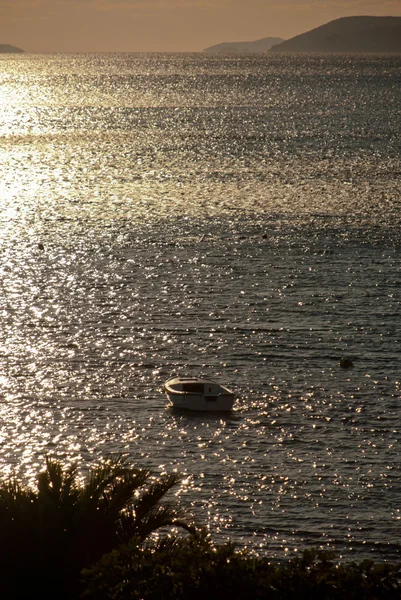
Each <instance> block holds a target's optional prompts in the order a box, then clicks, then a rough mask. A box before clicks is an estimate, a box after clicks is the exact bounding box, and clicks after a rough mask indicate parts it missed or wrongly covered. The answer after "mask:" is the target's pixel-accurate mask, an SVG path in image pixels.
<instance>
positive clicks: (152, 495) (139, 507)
mask: <svg viewBox="0 0 401 600" xmlns="http://www.w3.org/2000/svg"><path fill="white" fill-rule="evenodd" d="M181 480H182V476H181V475H180V474H179V473H170V474H168V475H162V476H160V477H159V478H158V479H157V480H156V481H154V482H153V483H152V484H151V485H150V486H149V488H148V489H146V490H145V491H144V492H143V493H142V495H141V496H140V497H139V498H138V499H137V500H136V501H135V502H134V504H133V509H134V512H135V518H136V519H137V521H138V522H139V521H141V520H142V519H144V518H145V516H146V515H147V514H148V513H150V512H151V511H152V510H153V509H154V508H155V507H157V505H158V504H159V502H160V501H161V500H162V499H163V498H164V497H165V496H166V494H167V493H168V492H169V491H170V490H171V489H172V488H173V487H174V486H176V485H177V484H178V483H180V482H181Z"/></svg>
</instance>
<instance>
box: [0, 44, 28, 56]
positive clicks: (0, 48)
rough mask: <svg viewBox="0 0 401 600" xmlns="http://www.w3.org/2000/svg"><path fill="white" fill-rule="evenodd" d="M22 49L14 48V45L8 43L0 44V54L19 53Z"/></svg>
mask: <svg viewBox="0 0 401 600" xmlns="http://www.w3.org/2000/svg"><path fill="white" fill-rule="evenodd" d="M21 52H24V50H21V48H16V46H10V44H0V54H21Z"/></svg>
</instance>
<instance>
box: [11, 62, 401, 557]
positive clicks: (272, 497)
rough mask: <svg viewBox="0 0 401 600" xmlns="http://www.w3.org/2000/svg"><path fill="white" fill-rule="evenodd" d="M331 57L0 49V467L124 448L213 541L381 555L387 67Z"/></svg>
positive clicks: (392, 552)
mask: <svg viewBox="0 0 401 600" xmlns="http://www.w3.org/2000/svg"><path fill="white" fill-rule="evenodd" d="M326 60H329V59H326ZM330 60H331V62H330V61H329V64H328V65H327V66H326V67H325V69H323V68H322V62H321V59H320V58H319V59H308V60H306V59H305V60H304V61H300V60H299V59H297V58H291V59H290V58H288V59H286V60H284V59H279V58H278V57H274V58H271V59H269V58H266V57H264V58H261V57H253V58H252V57H235V59H234V58H232V59H230V60H229V61H227V62H225V63H222V61H221V60H217V59H216V58H211V57H206V56H205V57H203V56H194V55H188V56H187V57H182V56H169V57H165V56H163V57H162V56H159V57H158V56H156V55H155V56H147V55H143V56H137V55H128V56H125V55H124V56H123V55H115V56H112V55H111V56H109V55H107V56H90V55H87V56H81V57H79V56H74V57H72V56H71V57H60V56H59V57H57V56H54V57H46V58H44V57H31V58H29V57H27V56H24V57H22V58H18V59H13V60H4V61H3V59H2V58H1V63H2V66H3V67H4V70H3V71H2V75H1V80H2V83H3V88H2V91H4V94H5V95H3V97H2V98H3V99H2V102H1V105H0V132H1V134H2V136H3V137H2V140H1V144H0V168H1V169H2V180H1V184H0V185H1V188H0V194H1V217H0V218H1V222H0V226H1V233H2V244H1V247H0V256H1V261H0V277H1V283H0V313H1V318H2V320H1V334H0V400H1V403H0V416H1V423H2V426H1V431H0V440H1V444H0V459H1V473H2V475H4V476H7V475H10V474H12V473H14V472H15V473H16V474H17V475H19V476H22V477H24V478H26V479H27V480H30V481H32V479H33V478H34V476H35V473H36V472H37V470H38V468H40V467H41V466H42V465H43V462H44V457H45V456H46V455H48V454H51V455H55V456H57V457H59V458H61V459H63V460H65V461H74V460H76V459H78V460H80V461H81V460H82V461H83V464H84V465H85V464H87V463H90V462H93V461H94V460H95V459H96V458H98V457H100V456H104V455H105V454H107V453H111V452H117V453H119V452H124V453H127V454H128V455H129V456H130V457H131V458H132V460H133V461H134V462H137V463H138V464H139V465H140V466H149V467H151V468H152V469H153V470H154V471H155V472H161V471H163V470H172V469H178V470H180V471H182V472H183V473H185V475H186V476H187V477H188V483H187V485H186V486H184V487H183V488H182V489H181V490H180V491H179V493H178V496H179V497H182V499H183V502H184V503H187V504H190V505H191V506H192V507H193V509H194V510H195V512H196V514H197V515H198V518H199V520H200V521H201V522H206V523H207V524H208V526H209V527H210V529H211V531H212V532H214V533H215V534H216V535H218V536H220V538H225V537H226V536H231V537H233V539H235V540H236V541H238V542H239V543H241V544H250V543H252V545H253V547H259V548H261V549H266V547H267V548H268V549H270V550H271V551H272V552H279V553H280V552H287V551H288V552H291V551H294V549H295V548H300V547H303V546H305V545H315V546H322V547H333V548H336V549H337V550H338V551H339V552H342V553H346V554H347V555H349V556H352V557H353V558H354V557H363V556H367V555H370V554H372V553H376V555H380V556H382V557H385V558H389V559H390V558H392V559H393V558H397V557H398V558H399V555H400V547H399V545H398V543H397V539H398V534H399V528H400V525H399V520H400V515H399V508H398V498H399V491H400V489H399V481H400V477H399V476H400V473H399V456H400V450H399V437H400V430H399V427H398V422H399V399H400V397H401V394H400V379H399V373H400V357H399V353H398V352H397V347H398V343H399V337H398V333H399V328H398V315H399V304H400V281H401V278H400V268H399V264H400V213H399V177H398V174H399V172H400V159H399V153H398V151H397V146H396V140H397V136H398V139H399V133H400V132H399V131H398V130H397V126H398V129H399V125H397V123H399V121H397V120H394V119H393V118H392V117H393V110H395V107H396V106H398V104H397V100H398V99H399V95H400V91H399V88H396V87H395V86H394V85H393V81H394V80H396V79H397V77H398V78H399V74H400V62H399V60H398V59H396V58H393V59H391V60H390V59H389V58H383V57H382V58H377V59H372V58H366V59H362V58H361V59H360V63H359V65H358V69H359V70H358V72H359V73H360V76H361V78H362V80H361V81H359V83H358V82H355V78H354V77H353V73H354V68H355V66H354V65H351V66H350V64H349V59H347V58H346V57H332V58H331V59H330ZM329 73H331V75H330V74H329ZM363 82H365V83H363ZM329 92H330V93H329ZM4 99H5V100H4ZM358 106H364V110H363V111H360V110H359V109H358V108H357V107H358ZM351 108H352V110H351ZM288 115H291V118H290V119H289V118H288ZM342 356H350V357H352V358H353V361H354V364H355V366H354V368H353V369H350V370H343V369H341V368H340V367H339V364H338V363H339V359H340V358H341V357H342ZM173 371H180V372H182V373H188V374H204V375H206V376H211V377H213V378H217V379H219V380H221V381H222V382H224V383H227V384H229V385H230V387H233V388H234V390H235V391H236V393H237V396H238V399H237V402H236V406H235V410H234V411H233V414H232V415H231V416H224V417H223V416H211V415H196V414H193V415H191V414H189V415H188V414H177V413H174V412H172V411H171V410H169V409H167V408H166V400H165V398H164V396H163V394H162V392H161V391H160V387H161V384H162V383H163V381H164V380H165V379H166V378H167V377H168V376H169V375H170V374H171V373H172V372H173ZM285 549H288V550H285Z"/></svg>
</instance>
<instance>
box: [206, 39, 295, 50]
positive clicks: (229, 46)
mask: <svg viewBox="0 0 401 600" xmlns="http://www.w3.org/2000/svg"><path fill="white" fill-rule="evenodd" d="M281 42H284V40H283V38H279V37H265V38H262V39H260V40H255V41H254V42H222V43H221V44H215V45H214V46H209V47H208V48H205V49H204V51H203V52H221V53H224V52H268V51H269V50H270V48H271V47H272V46H274V45H275V44H281Z"/></svg>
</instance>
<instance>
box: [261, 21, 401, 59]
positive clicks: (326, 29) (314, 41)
mask: <svg viewBox="0 0 401 600" xmlns="http://www.w3.org/2000/svg"><path fill="white" fill-rule="evenodd" d="M270 51H271V52H295V53H297V52H323V53H324V52H331V53H333V52H339V53H341V52H347V53H366V52H369V53H370V52H371V53H376V52H388V53H392V52H395V53H401V17H343V18H341V19H335V20H334V21H330V22H329V23H326V25H321V26H320V27H316V28H315V29H312V30H311V31H307V32H306V33H302V34H301V35H297V36H295V37H293V38H291V39H289V40H286V41H284V42H282V43H281V44H277V45H275V46H272V48H271V49H270Z"/></svg>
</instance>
